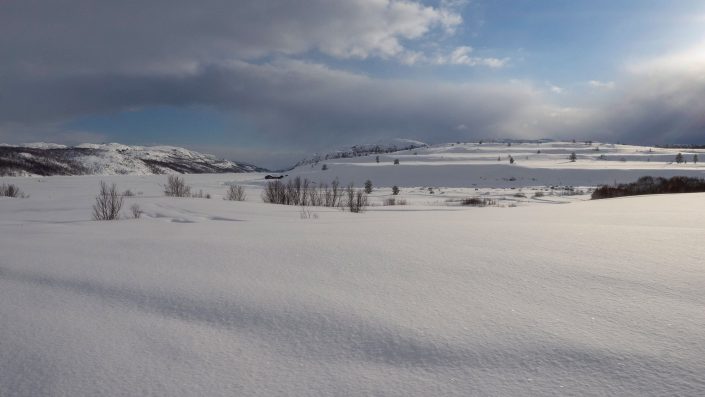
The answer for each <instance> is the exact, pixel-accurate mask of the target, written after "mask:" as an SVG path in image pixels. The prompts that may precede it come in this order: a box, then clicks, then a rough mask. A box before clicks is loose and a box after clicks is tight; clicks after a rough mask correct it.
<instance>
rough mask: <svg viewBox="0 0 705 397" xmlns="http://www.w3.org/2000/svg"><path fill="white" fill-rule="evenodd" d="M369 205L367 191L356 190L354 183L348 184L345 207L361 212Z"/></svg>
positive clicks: (351, 210)
mask: <svg viewBox="0 0 705 397" xmlns="http://www.w3.org/2000/svg"><path fill="white" fill-rule="evenodd" d="M368 205H369V203H368V200H367V193H365V192H364V191H363V190H356V189H355V187H354V186H353V185H352V184H350V185H348V187H347V188H346V189H345V208H347V209H348V211H350V212H354V213H360V212H364V211H365V209H366V208H367V206H368Z"/></svg>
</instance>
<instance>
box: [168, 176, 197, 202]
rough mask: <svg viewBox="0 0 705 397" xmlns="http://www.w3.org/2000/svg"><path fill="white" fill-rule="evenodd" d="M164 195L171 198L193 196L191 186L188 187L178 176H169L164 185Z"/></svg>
mask: <svg viewBox="0 0 705 397" xmlns="http://www.w3.org/2000/svg"><path fill="white" fill-rule="evenodd" d="M164 194H165V195H166V196H169V197H189V196H191V186H188V185H187V184H186V182H185V181H184V178H181V177H179V176H176V175H169V177H168V178H167V180H166V185H164Z"/></svg>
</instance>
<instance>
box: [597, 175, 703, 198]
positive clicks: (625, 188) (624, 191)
mask: <svg viewBox="0 0 705 397" xmlns="http://www.w3.org/2000/svg"><path fill="white" fill-rule="evenodd" d="M699 192H705V180H703V179H701V178H689V177H686V176H674V177H672V178H670V179H666V178H661V177H657V178H654V177H652V176H643V177H641V178H639V179H638V180H637V181H636V182H632V183H625V184H619V185H613V186H608V185H605V186H600V187H598V188H597V189H595V191H594V192H592V199H593V200H598V199H604V198H612V197H623V196H638V195H643V194H664V193H699Z"/></svg>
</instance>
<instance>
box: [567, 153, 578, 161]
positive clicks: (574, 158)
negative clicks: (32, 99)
mask: <svg viewBox="0 0 705 397" xmlns="http://www.w3.org/2000/svg"><path fill="white" fill-rule="evenodd" d="M568 159H569V160H570V161H571V162H573V163H574V162H575V160H577V159H578V155H577V154H575V152H573V153H571V154H570V156H568Z"/></svg>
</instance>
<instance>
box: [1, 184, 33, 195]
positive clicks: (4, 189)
mask: <svg viewBox="0 0 705 397" xmlns="http://www.w3.org/2000/svg"><path fill="white" fill-rule="evenodd" d="M0 196H4V197H14V198H26V197H29V196H27V195H26V194H24V192H22V190H20V188H19V187H17V185H13V184H12V183H9V184H7V185H6V184H4V183H3V184H2V185H0Z"/></svg>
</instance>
